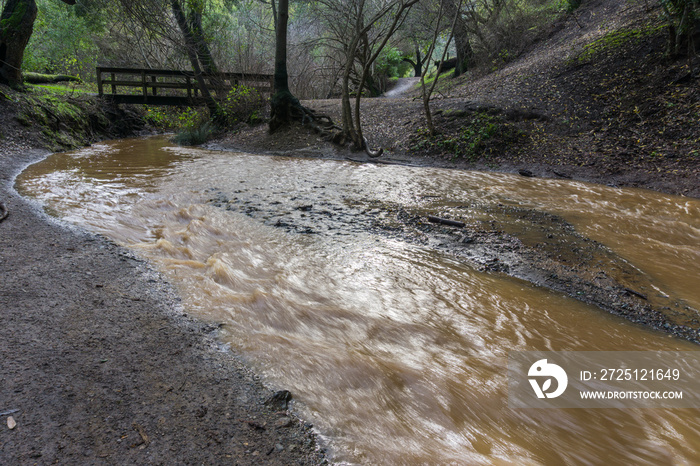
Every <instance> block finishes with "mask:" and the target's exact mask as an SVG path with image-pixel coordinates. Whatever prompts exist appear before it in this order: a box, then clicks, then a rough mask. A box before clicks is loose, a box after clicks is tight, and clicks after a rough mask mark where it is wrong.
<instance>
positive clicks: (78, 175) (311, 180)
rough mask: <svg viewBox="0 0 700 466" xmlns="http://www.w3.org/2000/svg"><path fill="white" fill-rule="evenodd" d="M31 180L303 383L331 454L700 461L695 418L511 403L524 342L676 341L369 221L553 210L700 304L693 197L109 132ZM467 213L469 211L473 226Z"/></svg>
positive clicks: (563, 345)
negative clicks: (235, 149) (487, 209)
mask: <svg viewBox="0 0 700 466" xmlns="http://www.w3.org/2000/svg"><path fill="white" fill-rule="evenodd" d="M18 188H19V190H20V191H21V192H22V193H24V194H26V195H30V196H32V197H35V198H37V199H38V200H40V201H41V202H42V203H43V204H44V205H45V206H46V208H47V209H48V210H49V211H51V212H53V213H55V214H56V215H59V216H61V217H64V218H66V219H68V220H70V221H71V222H74V223H77V224H79V225H81V226H85V227H87V228H89V229H91V230H93V231H96V232H99V233H102V234H105V235H107V236H109V237H111V238H113V239H115V240H116V241H118V242H120V243H122V244H124V245H126V246H128V247H130V248H133V249H135V250H137V251H139V252H140V253H141V254H142V255H144V256H146V257H148V258H149V259H151V260H152V262H153V263H154V264H156V265H157V267H159V268H160V269H161V270H162V271H163V272H164V273H165V274H166V275H167V276H168V277H169V279H170V280H171V282H172V283H174V284H175V285H176V286H177V288H178V290H179V292H180V293H181V295H182V296H183V301H184V303H185V306H186V309H187V310H188V312H190V313H192V314H195V315H198V316H201V317H203V318H206V319H212V320H215V321H220V322H223V323H224V326H223V327H222V329H223V330H222V338H223V339H224V340H225V341H226V342H228V343H229V344H230V345H231V346H232V347H234V348H235V349H236V351H237V352H240V353H241V354H243V355H244V356H245V357H246V359H247V360H248V361H249V363H250V364H251V365H252V366H253V367H254V368H255V369H256V370H257V371H258V372H259V373H260V374H261V375H262V376H263V377H264V379H265V380H266V381H267V383H269V384H270V385H271V386H273V387H276V388H286V389H288V390H290V391H291V392H292V393H293V394H294V396H295V399H296V400H297V401H298V402H299V404H298V405H297V406H298V407H300V409H301V410H302V414H303V415H304V416H305V417H306V418H307V419H309V420H311V421H312V422H314V424H315V425H316V426H317V427H318V429H319V431H320V432H321V434H322V435H324V436H325V437H326V438H327V439H328V441H329V444H330V446H331V448H332V451H333V453H334V454H335V458H336V459H337V460H340V461H345V462H349V463H369V464H446V463H452V464H603V463H605V464H608V463H610V462H614V463H618V464H699V463H700V417H699V416H698V414H699V413H698V411H697V410H695V409H676V410H670V409H637V410H633V409H625V410H622V409H619V410H617V409H611V410H603V409H590V410H584V409H567V410H562V409H546V410H541V409H539V410H538V409H510V408H509V407H508V404H507V396H506V395H507V385H506V383H507V380H506V365H507V356H508V352H509V351H511V350H567V351H596V350H606V351H614V350H628V351H629V350H631V351H634V350H674V351H677V350H681V351H697V349H698V347H697V346H695V345H692V344H690V343H686V342H683V341H680V340H677V339H675V338H672V337H669V336H668V335H665V334H662V333H658V332H652V331H648V330H646V329H644V328H641V327H639V326H637V325H634V324H631V323H629V322H627V321H624V320H622V319H620V318H617V317H613V316H611V315H608V314H605V313H603V312H601V311H600V310H598V309H596V308H592V307H590V306H587V305H585V304H582V303H580V302H578V301H576V300H573V299H571V298H568V297H566V296H563V295H561V294H558V293H554V292H551V291H547V290H545V289H541V288H538V287H535V286H532V285H530V284H528V283H526V282H523V281H520V280H517V279H512V278H507V277H504V276H501V275H493V274H486V273H481V272H479V271H477V270H475V269H474V268H472V267H470V266H468V265H465V264H464V263H462V262H460V261H458V260H456V259H454V258H451V257H449V256H447V255H445V254H442V253H440V252H437V251H436V250H434V249H432V248H430V247H428V246H420V245H417V244H411V243H408V242H406V241H402V240H401V238H399V237H396V236H392V235H387V234H383V233H382V232H380V231H376V230H375V229H372V228H369V227H368V226H367V225H366V222H367V221H368V219H370V218H376V217H378V216H379V217H381V216H387V217H390V216H391V215H392V214H391V212H389V211H384V210H382V209H381V208H378V207H377V206H382V205H402V206H408V207H415V208H426V209H430V208H437V207H440V208H443V209H447V210H448V211H449V209H453V208H456V206H457V205H469V206H471V207H472V208H470V209H467V210H466V211H464V210H463V211H462V212H461V214H460V215H461V216H462V218H463V219H465V216H472V217H473V218H472V219H471V220H474V221H477V220H483V218H484V217H488V215H487V214H485V213H483V212H480V211H479V209H478V207H479V206H489V205H491V206H493V205H497V204H506V205H518V206H525V207H528V208H534V209H539V210H544V211H547V212H551V213H554V214H557V215H560V216H562V217H564V218H565V219H567V220H568V221H569V222H571V223H573V224H574V225H575V226H576V228H577V230H579V231H580V232H582V233H583V234H585V235H587V236H589V237H591V238H593V239H595V240H597V241H600V242H602V243H604V244H606V245H607V246H608V247H610V248H612V249H613V250H614V251H615V252H616V253H618V254H619V255H620V256H622V257H624V258H625V259H627V260H628V261H629V262H631V263H632V264H634V266H636V267H638V268H639V269H641V270H643V271H644V272H645V273H646V274H648V275H649V276H651V277H653V280H654V283H655V286H657V287H658V290H659V291H660V292H663V293H674V294H675V295H678V296H680V297H682V299H684V300H685V302H686V303H688V304H689V305H690V306H693V307H695V308H698V307H700V291H699V290H700V287H698V283H700V265H699V264H700V245H699V239H700V201H698V200H695V199H686V198H680V197H673V196H665V195H661V194H658V193H653V192H649V191H643V190H631V189H613V188H608V187H604V186H598V185H591V184H585V183H576V182H563V181H553V180H542V179H528V178H523V177H517V176H512V175H507V174H488V173H479V172H462V171H450V170H441V169H431V168H416V167H403V166H382V165H360V164H355V163H350V162H338V161H323V160H302V159H293V158H275V157H265V156H254V155H246V154H235V153H221V152H212V151H205V150H197V149H192V148H178V147H172V146H170V145H169V144H168V143H166V142H165V141H164V140H163V139H158V138H151V139H137V140H126V141H117V142H111V143H103V144H99V145H96V146H93V147H91V148H86V149H82V150H79V151H76V152H72V153H67V154H57V155H53V156H51V157H49V158H48V159H46V160H45V161H43V162H41V163H38V164H36V165H33V166H31V167H29V168H28V169H27V170H26V171H25V172H24V173H23V174H22V175H21V176H20V178H19V179H18ZM465 220H466V221H470V218H466V219H465Z"/></svg>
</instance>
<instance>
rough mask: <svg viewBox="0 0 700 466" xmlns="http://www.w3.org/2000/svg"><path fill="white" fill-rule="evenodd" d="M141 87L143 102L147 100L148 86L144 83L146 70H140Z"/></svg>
mask: <svg viewBox="0 0 700 466" xmlns="http://www.w3.org/2000/svg"><path fill="white" fill-rule="evenodd" d="M141 89H142V90H143V103H144V104H145V103H147V102H148V86H147V83H146V71H145V70H141Z"/></svg>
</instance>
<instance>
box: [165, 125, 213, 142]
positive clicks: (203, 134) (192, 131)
mask: <svg viewBox="0 0 700 466" xmlns="http://www.w3.org/2000/svg"><path fill="white" fill-rule="evenodd" d="M215 130H216V128H215V126H214V124H213V123H212V122H211V121H205V122H204V123H201V124H199V125H197V126H192V127H187V128H186V129H183V130H181V131H178V133H177V134H176V135H175V137H174V138H173V142H174V143H175V144H178V145H181V146H196V145H199V144H204V143H205V142H207V141H208V140H209V138H211V136H212V134H214V131H215Z"/></svg>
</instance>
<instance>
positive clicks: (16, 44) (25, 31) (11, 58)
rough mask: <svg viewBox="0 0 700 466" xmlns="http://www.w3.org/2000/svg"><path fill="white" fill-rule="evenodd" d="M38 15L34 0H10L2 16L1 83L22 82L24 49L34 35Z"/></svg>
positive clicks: (13, 84)
mask: <svg viewBox="0 0 700 466" xmlns="http://www.w3.org/2000/svg"><path fill="white" fill-rule="evenodd" d="M36 15H37V7H36V2H35V1H34V0H9V1H8V2H7V4H6V5H5V8H4V9H3V11H2V16H0V83H3V84H8V85H10V86H13V87H16V86H20V85H21V84H22V59H23V58H24V49H25V48H26V47H27V43H28V42H29V39H30V38H31V36H32V32H33V30H34V20H35V19H36Z"/></svg>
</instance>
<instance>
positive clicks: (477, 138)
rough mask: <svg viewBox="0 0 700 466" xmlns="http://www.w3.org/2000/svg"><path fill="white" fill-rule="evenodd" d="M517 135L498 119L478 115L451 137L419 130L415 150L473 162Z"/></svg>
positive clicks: (484, 114)
mask: <svg viewBox="0 0 700 466" xmlns="http://www.w3.org/2000/svg"><path fill="white" fill-rule="evenodd" d="M518 136H519V132H518V131H517V130H515V129H513V128H511V127H510V126H508V125H505V124H504V123H503V122H502V121H501V119H500V118H498V117H497V116H494V115H490V114H488V113H485V112H477V113H475V114H474V115H473V116H472V117H471V120H470V121H469V123H468V124H466V125H464V126H462V127H461V128H460V129H459V130H458V131H457V132H454V133H451V134H437V135H435V136H433V137H431V136H430V133H429V132H428V130H427V129H423V128H421V129H419V130H418V131H417V135H416V137H414V140H415V141H416V147H417V148H418V149H423V150H429V151H435V152H440V153H446V154H451V155H452V157H453V158H457V157H462V158H465V159H467V160H470V161H476V160H478V159H479V158H480V157H482V156H486V155H488V154H489V153H490V152H491V150H492V147H493V146H495V145H496V144H497V143H499V142H509V141H514V140H515V139H517V138H518Z"/></svg>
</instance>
